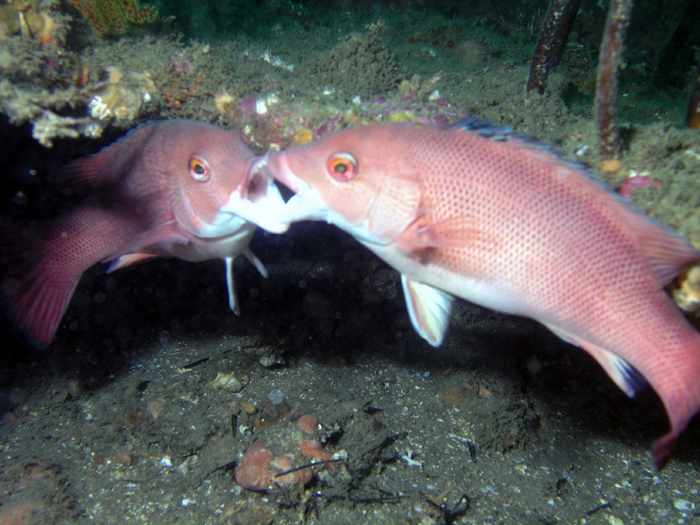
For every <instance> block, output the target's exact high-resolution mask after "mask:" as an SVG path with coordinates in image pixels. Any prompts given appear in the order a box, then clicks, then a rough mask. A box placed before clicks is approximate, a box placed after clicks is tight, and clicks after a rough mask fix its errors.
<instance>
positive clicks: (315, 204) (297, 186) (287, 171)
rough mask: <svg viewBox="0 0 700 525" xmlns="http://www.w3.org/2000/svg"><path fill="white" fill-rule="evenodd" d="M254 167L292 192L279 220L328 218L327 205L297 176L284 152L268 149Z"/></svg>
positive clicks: (284, 221) (319, 219)
mask: <svg viewBox="0 0 700 525" xmlns="http://www.w3.org/2000/svg"><path fill="white" fill-rule="evenodd" d="M256 169H257V170H258V171H259V172H260V174H261V176H264V177H267V178H274V179H275V180H276V181H277V182H279V183H281V184H284V185H285V186H286V187H287V188H289V189H290V190H291V191H293V192H294V195H293V196H292V197H291V198H290V199H289V200H288V201H287V203H286V204H285V205H284V209H283V210H282V212H281V214H280V216H279V221H280V222H282V223H287V224H289V223H292V222H298V221H322V220H325V221H327V222H329V223H330V222H333V221H331V220H329V213H331V210H330V208H329V207H328V205H327V204H326V203H325V202H324V201H323V200H322V199H321V196H320V194H319V192H318V191H316V190H314V188H313V187H311V186H310V185H309V184H307V183H306V182H305V181H304V180H303V179H301V178H299V177H297V176H296V175H295V174H294V172H293V171H292V169H291V168H290V167H289V165H288V163H287V158H286V156H285V155H284V152H279V151H270V152H268V153H267V154H266V155H265V157H263V158H262V159H260V160H259V161H258V165H257V166H256Z"/></svg>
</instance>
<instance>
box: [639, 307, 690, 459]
mask: <svg viewBox="0 0 700 525" xmlns="http://www.w3.org/2000/svg"><path fill="white" fill-rule="evenodd" d="M676 313H677V315H678V316H680V313H678V312H677V311H676ZM675 343H676V344H675V345H673V344H672V345H669V346H667V347H666V348H665V352H663V353H668V354H672V359H666V360H664V363H665V365H666V366H664V364H662V363H661V362H660V361H659V365H658V367H657V374H655V375H656V377H654V379H653V381H651V385H652V387H653V388H654V390H656V393H657V394H658V395H659V398H660V399H661V401H662V402H663V404H664V408H665V409H666V414H667V415H668V419H669V422H670V424H671V430H670V431H669V432H668V433H667V434H665V435H663V436H661V437H660V438H659V439H658V440H657V441H656V442H655V443H654V446H653V448H652V457H653V459H654V464H655V465H656V468H657V469H661V468H663V467H664V465H666V463H667V462H668V460H669V459H670V458H671V455H672V454H673V451H674V450H675V447H676V442H677V441H678V437H679V436H680V435H681V433H682V432H683V431H684V430H685V428H686V427H687V426H688V424H689V423H690V421H691V420H692V419H693V417H694V416H695V415H696V414H697V413H698V412H700V334H698V332H697V331H696V330H695V329H694V328H693V327H692V326H690V324H689V323H687V322H686V320H685V319H683V320H682V323H680V324H679V325H677V339H676V341H675ZM674 346H675V348H674Z"/></svg>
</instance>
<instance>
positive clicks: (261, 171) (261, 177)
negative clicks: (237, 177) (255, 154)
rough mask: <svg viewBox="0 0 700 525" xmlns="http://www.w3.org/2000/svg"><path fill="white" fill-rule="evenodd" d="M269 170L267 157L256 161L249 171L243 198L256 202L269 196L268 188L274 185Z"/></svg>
mask: <svg viewBox="0 0 700 525" xmlns="http://www.w3.org/2000/svg"><path fill="white" fill-rule="evenodd" d="M265 168H267V156H265V157H262V158H261V159H258V160H256V161H255V162H254V163H253V165H252V166H251V167H250V170H249V171H248V181H247V183H246V185H245V189H244V191H243V197H244V198H246V199H248V200H249V201H250V202H256V201H258V200H260V199H262V198H264V197H265V195H267V191H268V187H269V186H270V185H271V184H274V181H273V179H272V176H271V175H270V174H269V172H268V171H267V170H266V169H265Z"/></svg>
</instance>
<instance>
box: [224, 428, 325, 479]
mask: <svg viewBox="0 0 700 525" xmlns="http://www.w3.org/2000/svg"><path fill="white" fill-rule="evenodd" d="M290 423H291V424H288V426H287V427H286V428H283V429H281V430H276V431H275V437H274V438H271V439H270V440H268V441H259V442H257V443H254V444H252V445H251V446H250V447H248V449H247V450H246V451H245V454H243V457H242V458H241V461H240V463H239V464H238V467H236V472H235V479H236V483H238V484H239V485H240V486H241V487H243V488H244V489H247V490H252V491H257V492H272V491H274V490H281V489H285V490H286V489H291V488H294V487H301V488H303V487H304V486H305V485H307V484H308V483H309V482H311V481H312V480H313V479H314V478H315V477H316V475H317V474H319V473H321V472H322V471H324V470H329V471H331V472H337V471H338V466H337V465H336V464H335V463H334V462H332V460H333V453H332V452H329V451H328V450H325V449H324V448H323V445H322V444H321V443H320V442H318V441H317V440H316V439H314V438H313V437H311V436H310V435H314V434H317V433H318V429H319V420H318V418H317V417H316V416H311V415H308V414H304V415H301V416H298V419H296V421H292V422H290Z"/></svg>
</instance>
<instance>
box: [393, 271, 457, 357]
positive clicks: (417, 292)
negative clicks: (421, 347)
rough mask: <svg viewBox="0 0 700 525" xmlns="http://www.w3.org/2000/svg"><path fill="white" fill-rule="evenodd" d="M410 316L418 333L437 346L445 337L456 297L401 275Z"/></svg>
mask: <svg viewBox="0 0 700 525" xmlns="http://www.w3.org/2000/svg"><path fill="white" fill-rule="evenodd" d="M401 284H403V294H404V297H405V298H406V306H407V307H408V316H409V317H410V318H411V323H412V324H413V328H415V330H416V332H418V335H420V336H421V337H422V338H423V339H425V340H426V341H428V342H429V343H430V344H431V345H433V346H435V347H437V346H440V345H441V344H442V341H443V340H444V339H445V332H447V327H448V326H449V324H450V314H451V313H452V301H453V300H454V298H453V297H452V296H451V295H450V294H448V293H445V292H443V291H442V290H438V289H437V288H434V287H432V286H430V285H428V284H424V283H419V282H417V281H412V280H411V279H409V278H408V277H406V276H405V275H401Z"/></svg>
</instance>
